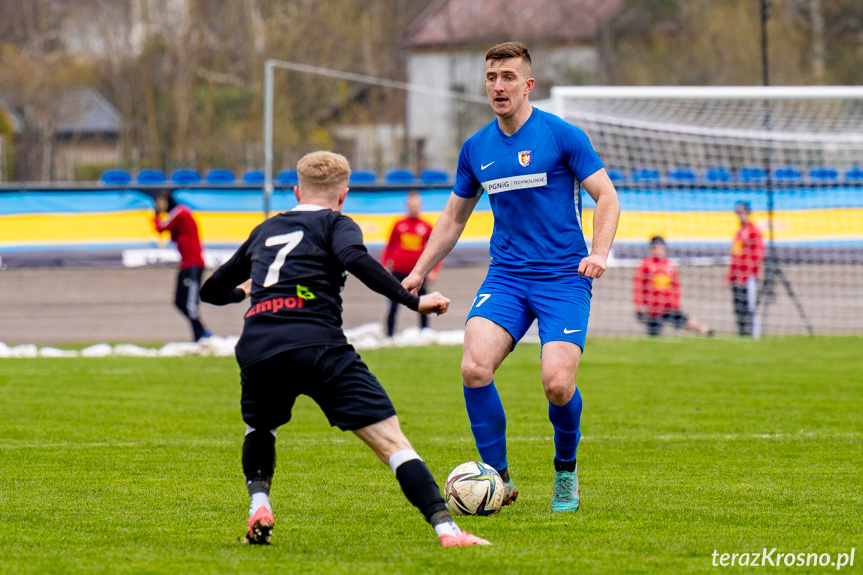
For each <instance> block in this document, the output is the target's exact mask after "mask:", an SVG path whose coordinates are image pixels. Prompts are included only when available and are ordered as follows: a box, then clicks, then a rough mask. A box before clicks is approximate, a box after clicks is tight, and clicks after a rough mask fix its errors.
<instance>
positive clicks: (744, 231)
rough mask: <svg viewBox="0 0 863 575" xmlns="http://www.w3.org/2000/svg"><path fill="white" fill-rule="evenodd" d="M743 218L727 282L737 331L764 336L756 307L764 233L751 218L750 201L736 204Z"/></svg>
mask: <svg viewBox="0 0 863 575" xmlns="http://www.w3.org/2000/svg"><path fill="white" fill-rule="evenodd" d="M734 212H735V213H736V214H737V217H738V219H739V220H740V229H739V230H737V235H736V236H734V243H732V244H731V265H729V266H728V285H730V286H731V294H732V301H733V302H734V314H735V315H736V316H737V332H738V333H739V334H740V335H742V336H747V337H749V336H753V335H754V336H755V337H758V336H759V335H761V325H760V322H759V321H758V316H757V314H756V308H757V305H758V272H759V268H760V267H761V262H763V261H764V241H763V240H762V238H761V232H760V231H759V230H758V228H757V227H756V226H755V224H753V223H752V222H751V221H750V217H751V213H752V207H751V206H750V205H749V202H743V201H740V202H737V203H736V204H734Z"/></svg>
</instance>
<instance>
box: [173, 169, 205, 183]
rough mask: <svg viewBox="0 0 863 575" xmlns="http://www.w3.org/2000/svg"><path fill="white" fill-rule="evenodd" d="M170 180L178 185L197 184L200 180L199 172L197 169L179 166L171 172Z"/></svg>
mask: <svg viewBox="0 0 863 575" xmlns="http://www.w3.org/2000/svg"><path fill="white" fill-rule="evenodd" d="M171 181H172V182H174V183H175V184H177V185H180V186H187V185H189V184H197V183H199V182H200V181H201V174H200V173H199V172H198V170H192V169H190V168H180V169H179V170H174V171H173V172H171Z"/></svg>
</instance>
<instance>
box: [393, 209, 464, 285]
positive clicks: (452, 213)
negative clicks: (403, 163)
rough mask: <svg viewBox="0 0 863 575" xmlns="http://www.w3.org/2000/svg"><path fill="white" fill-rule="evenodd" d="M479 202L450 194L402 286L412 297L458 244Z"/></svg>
mask: <svg viewBox="0 0 863 575" xmlns="http://www.w3.org/2000/svg"><path fill="white" fill-rule="evenodd" d="M479 198H480V196H477V197H475V198H462V197H461V196H457V195H455V194H454V193H453V194H450V197H449V201H448V202H447V204H446V208H444V211H443V213H442V214H441V215H440V217H439V218H438V220H437V222H436V223H435V225H434V229H433V230H432V233H431V236H430V237H429V241H428V244H426V247H425V249H424V250H423V253H422V255H421V256H420V258H419V260H417V263H416V265H415V266H414V269H413V271H411V273H410V274H409V275H408V277H406V278H405V279H404V281H403V282H402V285H403V286H404V287H405V289H406V290H408V291H409V292H411V293H414V294H415V293H417V291H418V290H419V289H420V286H422V285H423V282H424V281H425V278H426V276H428V275H429V273H431V271H432V270H433V269H434V268H435V267H436V266H437V265H438V264H439V263H440V262H441V261H443V259H444V258H445V257H446V256H447V254H448V253H450V252H451V251H452V249H453V248H454V247H455V245H456V243H458V239H459V238H460V237H461V234H462V232H463V231H464V227H465V226H466V225H467V221H468V219H470V215H471V214H472V213H473V209H474V208H475V207H476V204H477V202H479Z"/></svg>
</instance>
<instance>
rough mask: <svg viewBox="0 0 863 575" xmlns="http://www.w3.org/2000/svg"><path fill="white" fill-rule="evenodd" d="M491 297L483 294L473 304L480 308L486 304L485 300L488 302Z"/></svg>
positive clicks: (488, 294)
mask: <svg viewBox="0 0 863 575" xmlns="http://www.w3.org/2000/svg"><path fill="white" fill-rule="evenodd" d="M490 297H491V294H490V293H481V294H479V295H478V296H476V297H475V298H474V300H473V303H474V305H476V307H479V306H481V305H482V304H484V303H485V300H487V299H488V298H490ZM477 302H479V303H477Z"/></svg>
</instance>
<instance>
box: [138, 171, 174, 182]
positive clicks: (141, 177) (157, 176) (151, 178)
mask: <svg viewBox="0 0 863 575" xmlns="http://www.w3.org/2000/svg"><path fill="white" fill-rule="evenodd" d="M136 179H137V180H138V183H139V184H147V185H158V184H164V183H165V182H167V181H168V178H167V177H166V176H165V172H163V171H162V170H155V169H152V168H148V169H145V170H141V171H140V172H138V175H137V176H136Z"/></svg>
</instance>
